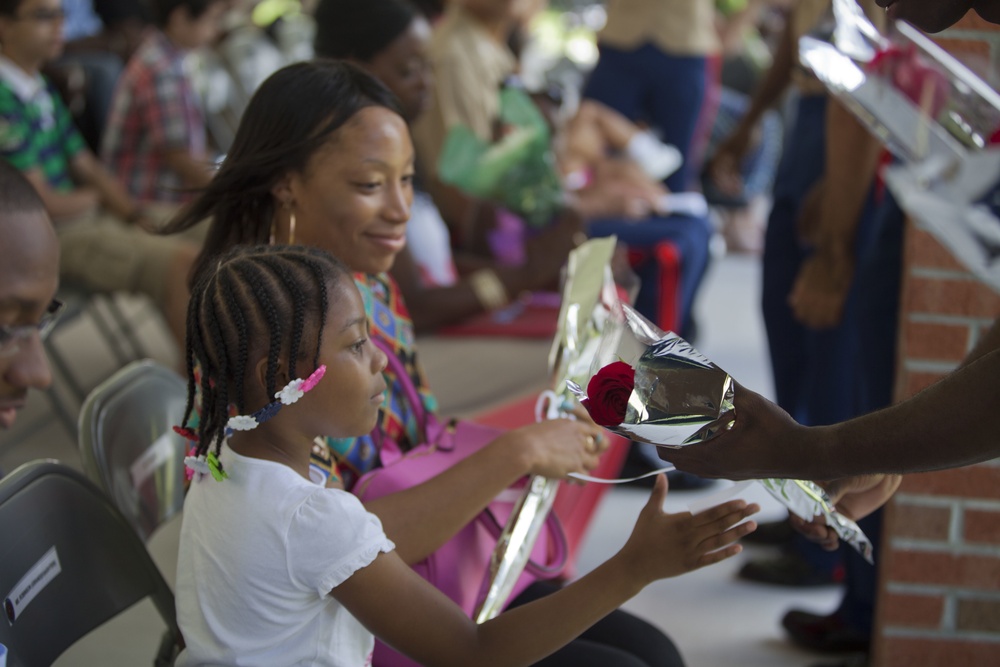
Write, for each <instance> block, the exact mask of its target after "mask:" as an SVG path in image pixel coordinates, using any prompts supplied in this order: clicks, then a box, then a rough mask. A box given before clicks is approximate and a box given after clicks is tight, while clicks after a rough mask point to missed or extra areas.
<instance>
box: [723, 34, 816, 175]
mask: <svg viewBox="0 0 1000 667" xmlns="http://www.w3.org/2000/svg"><path fill="white" fill-rule="evenodd" d="M796 53H798V45H797V44H796V43H795V30H794V26H793V22H792V20H791V19H789V20H787V21H785V30H784V32H783V33H782V35H781V38H780V40H779V41H778V48H777V49H776V50H775V53H774V60H773V62H772V64H771V68H770V69H769V70H768V71H767V74H766V75H765V76H764V80H763V81H761V83H760V86H759V87H758V88H757V90H756V92H755V93H754V96H753V99H752V100H751V101H750V108H749V109H747V112H746V114H744V116H743V118H741V119H740V122H739V125H737V126H736V129H735V130H733V132H732V133H731V134H730V135H729V136H728V137H726V138H725V139H724V140H723V141H722V142H721V143H720V144H719V147H718V148H717V149H716V151H715V154H714V155H713V156H712V158H711V159H710V160H709V162H708V164H707V165H706V169H707V170H708V173H709V174H710V175H711V176H712V179H713V180H714V181H715V183H716V185H717V186H718V187H720V188H722V189H724V190H726V191H730V192H731V191H738V190H740V189H741V187H742V184H741V182H742V177H741V176H739V166H740V163H741V162H742V161H743V157H744V156H745V155H746V154H747V151H748V150H749V149H750V144H751V139H752V137H753V130H754V128H755V127H756V126H757V124H758V123H759V122H760V119H761V117H762V116H763V115H764V112H766V111H767V110H768V109H770V108H771V107H772V106H774V105H775V104H776V103H777V102H778V100H779V99H780V98H781V97H782V96H783V95H784V94H785V91H786V90H787V89H788V86H789V85H790V84H791V82H792V70H793V68H794V67H795V63H796Z"/></svg>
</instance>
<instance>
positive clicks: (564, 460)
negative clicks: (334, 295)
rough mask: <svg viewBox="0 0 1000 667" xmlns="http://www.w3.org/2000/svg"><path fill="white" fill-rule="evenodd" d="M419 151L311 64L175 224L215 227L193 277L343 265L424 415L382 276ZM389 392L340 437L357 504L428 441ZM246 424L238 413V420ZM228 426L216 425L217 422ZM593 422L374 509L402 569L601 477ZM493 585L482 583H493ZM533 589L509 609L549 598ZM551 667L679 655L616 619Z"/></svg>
mask: <svg viewBox="0 0 1000 667" xmlns="http://www.w3.org/2000/svg"><path fill="white" fill-rule="evenodd" d="M412 177H413V147H412V144H411V141H410V135H409V130H408V128H407V126H406V122H405V121H404V120H403V117H402V116H401V115H400V113H399V111H398V110H397V106H396V102H395V100H394V98H393V97H392V95H391V94H390V93H389V92H388V91H387V90H386V89H385V88H384V87H383V86H382V85H381V84H380V83H379V82H378V81H377V80H375V79H374V78H373V77H371V76H370V75H369V74H367V73H365V72H363V71H362V70H360V69H358V68H357V67H354V66H352V65H349V64H345V63H340V62H334V61H316V62H311V63H299V64H296V65H290V66H288V67H286V68H284V69H282V70H280V71H278V72H276V73H275V74H274V75H272V76H271V77H270V78H269V79H268V80H267V81H265V82H264V83H263V84H262V85H261V88H260V89H259V90H258V91H257V93H256V94H255V95H254V96H253V98H252V99H251V101H250V103H249V105H248V106H247V109H246V111H245V113H244V116H243V119H242V121H241V123H240V127H239V129H238V130H237V133H236V137H235V139H234V142H233V146H232V150H230V152H229V154H228V155H227V157H226V160H225V162H223V164H222V166H221V168H220V169H219V171H218V173H217V174H216V176H215V178H214V179H213V181H212V183H211V185H209V186H208V188H206V189H205V190H204V191H203V193H202V194H201V195H200V196H199V197H198V198H197V199H196V200H195V201H194V202H192V203H191V205H190V206H189V207H188V208H187V209H185V211H184V213H183V214H182V215H181V216H180V217H179V218H178V219H177V220H175V221H174V223H173V225H172V229H173V230H175V231H177V230H181V229H186V228H188V227H190V226H192V225H194V224H196V223H197V221H199V220H204V219H205V218H212V219H213V222H212V226H211V228H210V230H209V233H208V237H207V240H206V243H205V246H204V249H203V251H202V255H201V256H200V258H199V261H198V264H197V269H199V270H198V273H199V274H200V273H203V272H204V271H205V270H209V271H211V270H213V269H214V268H215V267H216V266H217V265H218V262H219V256H220V255H222V254H223V253H225V252H226V251H227V250H229V249H231V248H233V247H234V246H238V245H248V244H250V245H253V244H260V243H268V242H277V243H288V242H294V243H301V244H304V245H308V246H312V247H316V248H322V249H324V250H327V251H329V252H331V253H333V254H334V255H336V256H337V257H341V258H343V260H344V261H345V262H346V263H347V265H348V266H349V268H350V269H351V271H353V272H354V282H355V284H356V285H357V286H358V289H359V290H360V292H361V295H362V299H363V301H364V307H365V313H366V315H367V316H368V319H369V321H370V322H371V328H372V335H373V336H374V337H377V338H378V339H380V341H381V342H382V343H383V345H384V346H385V347H387V348H389V349H392V350H393V352H394V354H396V355H397V356H398V358H399V359H400V361H401V362H402V364H403V365H404V366H405V367H406V368H408V369H409V375H410V376H411V378H412V381H413V383H414V384H415V385H416V386H417V387H418V389H419V391H420V395H421V400H422V401H423V402H424V406H425V408H426V409H427V410H430V411H434V410H435V409H436V403H435V400H434V398H433V395H432V394H431V392H430V391H429V389H428V387H427V386H426V383H425V381H424V377H423V373H422V372H421V370H420V365H419V363H418V361H417V354H416V348H415V345H414V336H413V327H412V324H411V322H410V319H409V317H408V315H407V311H406V306H405V304H404V303H403V300H402V297H401V295H400V293H399V289H398V287H397V286H396V284H395V282H394V281H393V280H392V279H391V278H390V277H389V275H388V274H387V272H388V271H389V269H391V268H392V265H393V260H394V259H395V256H396V254H397V253H398V252H399V251H400V250H401V249H402V248H403V246H404V244H405V238H406V222H407V220H408V218H409V215H410V203H411V198H412ZM385 375H386V380H387V383H388V386H389V393H388V395H387V400H386V401H385V403H384V404H383V405H382V409H381V411H380V412H379V415H378V420H377V424H376V433H375V435H376V436H377V437H372V435H371V434H369V435H360V434H357V435H352V436H348V435H340V436H336V435H331V434H324V435H325V436H327V437H326V440H325V442H326V444H327V446H328V448H327V449H321V450H320V451H319V452H317V456H316V457H315V461H314V462H316V463H317V464H320V465H321V464H322V461H321V459H322V455H323V454H331V455H332V457H333V459H334V466H333V470H332V473H333V475H332V477H333V478H334V479H335V480H336V481H337V482H339V483H340V484H342V485H343V487H344V488H346V489H347V490H348V491H350V490H351V489H352V487H353V485H354V483H355V481H356V480H357V478H358V476H360V475H362V474H364V473H366V472H368V471H369V470H371V469H372V468H374V467H376V466H377V465H379V451H378V444H379V443H380V442H382V441H383V440H384V439H385V438H391V439H392V440H394V441H395V442H397V443H399V444H400V446H401V447H402V448H403V449H404V450H405V449H407V448H409V447H412V446H415V445H417V444H420V443H421V442H423V441H425V439H426V438H425V435H424V434H423V433H421V432H420V431H421V429H420V425H419V424H418V423H417V421H416V419H415V417H414V415H413V413H412V411H411V410H410V408H409V407H408V406H407V402H406V399H405V398H404V395H405V394H404V392H403V390H402V386H401V385H400V383H399V379H398V378H397V377H395V376H394V374H393V373H391V372H386V373H385ZM241 413H242V411H241ZM220 414H221V413H220ZM600 432H601V431H600V429H598V428H597V427H595V426H594V425H593V424H592V423H590V422H585V421H572V420H566V419H557V420H551V421H546V422H542V423H538V424H532V425H530V426H526V427H523V428H520V429H516V430H513V431H509V432H507V433H505V434H503V435H502V436H500V437H499V438H497V439H496V440H494V441H493V442H491V443H489V444H488V445H486V446H484V447H482V448H481V449H480V450H479V451H478V452H476V453H475V454H473V455H472V456H470V457H468V458H466V459H464V460H463V461H461V462H459V463H457V464H456V465H455V466H453V467H452V468H450V469H449V470H447V471H445V472H443V473H442V474H440V475H438V476H436V477H434V478H433V479H431V480H429V481H428V482H426V483H423V484H420V485H419V486H415V487H413V488H410V489H407V490H405V491H402V492H400V493H395V494H391V495H387V496H384V497H382V498H379V499H377V500H372V501H370V502H368V503H367V505H366V508H367V509H368V510H369V511H371V512H373V513H374V514H375V515H377V516H378V517H379V519H380V520H381V522H382V526H383V527H384V529H385V532H386V534H387V535H388V536H389V537H390V539H392V541H393V542H394V543H395V545H396V553H398V554H399V556H400V558H402V560H403V561H404V562H405V563H409V564H414V563H417V562H420V561H421V560H423V559H425V558H426V557H427V556H428V555H429V554H431V553H433V552H434V551H436V550H437V549H438V548H439V547H441V546H442V545H443V544H444V543H445V542H447V541H448V540H450V539H451V538H452V537H453V536H454V535H455V534H456V533H458V531H459V530H461V529H462V528H463V527H464V526H465V525H466V524H468V523H469V522H470V521H472V520H473V519H474V517H475V516H476V515H477V514H479V513H480V512H481V511H482V510H483V508H485V507H486V505H487V504H488V503H489V502H490V501H492V500H493V498H495V497H496V496H497V494H499V493H500V492H501V491H503V490H504V489H506V488H507V487H509V486H510V485H511V484H512V483H514V482H515V481H516V480H517V479H519V478H521V477H523V476H525V475H531V474H538V475H544V476H546V477H553V478H561V477H565V476H566V475H567V474H568V473H570V472H582V471H586V470H590V469H592V468H594V467H595V466H596V465H597V463H598V461H599V458H598V457H599V454H600V452H601V450H603V449H604V448H605V447H606V446H607V439H606V438H602V437H601V435H600ZM484 574H485V573H484ZM551 588H552V587H551V586H549V587H547V585H546V584H542V583H539V584H535V585H534V586H532V587H531V588H529V589H528V590H526V591H525V592H524V593H523V594H522V595H521V596H520V597H519V598H517V599H515V601H514V603H513V604H518V603H520V602H523V601H525V600H528V599H532V598H535V597H539V596H541V595H543V594H544V593H546V592H548V591H549V590H551ZM541 664H544V665H547V666H550V667H554V666H556V665H574V666H575V667H588V666H590V665H594V666H600V667H617V666H621V667H626V666H628V667H632V666H635V667H675V666H677V665H680V664H682V661H681V659H680V656H679V655H678V653H677V649H676V648H675V647H674V645H673V643H672V642H671V641H670V640H669V639H668V638H667V637H666V636H665V635H664V634H663V633H662V632H660V631H659V630H658V629H656V628H655V627H653V626H652V625H650V624H648V623H646V622H645V621H642V620H640V619H638V618H636V617H634V616H632V615H630V614H628V613H626V612H623V611H620V610H619V611H615V612H613V613H612V614H610V615H608V616H607V617H606V618H604V619H603V620H602V621H601V622H599V623H598V624H597V625H596V626H595V627H594V628H592V629H591V630H589V631H588V632H587V633H585V634H584V635H583V637H582V638H581V639H578V640H576V641H574V642H572V643H571V644H570V645H569V646H567V647H565V648H563V649H562V650H560V651H559V652H558V653H556V654H555V655H554V656H552V657H550V658H548V659H547V660H546V661H544V662H543V663H541Z"/></svg>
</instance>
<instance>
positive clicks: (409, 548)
mask: <svg viewBox="0 0 1000 667" xmlns="http://www.w3.org/2000/svg"><path fill="white" fill-rule="evenodd" d="M601 433H602V431H601V429H600V427H597V426H595V425H594V424H593V423H585V422H583V421H572V420H568V419H554V420H550V421H545V422H540V423H537V424H532V425H530V426H525V427H522V428H519V429H515V430H513V431H509V432H507V433H505V434H503V435H501V436H500V437H499V438H497V439H496V440H494V441H493V442H491V443H490V444H489V445H487V446H485V447H483V448H482V449H481V450H479V451H478V452H476V453H475V454H473V455H472V456H469V457H468V458H466V459H464V460H462V461H459V462H458V463H456V464H455V465H454V466H452V467H450V468H449V469H447V470H445V471H444V472H442V473H441V474H439V475H437V476H436V477H434V478H433V479H431V480H429V481H427V482H425V483H423V484H419V485H417V486H414V487H411V488H409V489H406V490H405V491H401V492H399V493H393V494H390V495H387V496H383V497H381V498H378V499H375V500H370V501H366V502H365V507H366V508H367V509H368V511H370V512H372V513H374V514H375V515H377V516H378V517H379V519H381V521H382V526H383V528H384V530H385V533H386V535H388V536H389V539H391V540H392V541H393V542H395V543H396V549H397V552H398V553H399V555H400V557H401V558H402V559H403V560H404V561H405V562H406V563H410V564H412V563H417V562H419V561H421V560H423V559H424V558H426V557H427V556H428V555H430V554H431V553H433V552H434V551H436V550H437V549H438V548H439V547H440V546H441V545H442V544H444V543H445V542H446V541H448V540H449V539H451V538H452V537H453V536H454V535H455V534H456V533H457V532H458V531H459V530H461V528H462V527H464V526H466V525H467V524H468V523H469V522H470V521H472V520H473V518H475V516H476V515H477V514H479V512H481V511H482V510H483V508H485V507H486V506H487V505H488V504H489V503H490V502H491V501H492V500H493V499H494V498H495V497H496V496H497V495H498V494H499V493H500V492H501V491H503V490H504V489H506V488H507V487H509V486H510V485H511V484H513V483H514V482H515V481H517V480H518V479H520V478H521V477H524V476H525V475H543V476H545V477H550V478H553V479H559V478H562V477H565V476H566V475H567V474H568V473H570V472H585V471H589V470H593V469H594V468H596V467H597V465H598V464H599V462H600V458H599V455H600V453H601V451H602V450H603V449H604V448H606V447H607V446H608V443H609V439H608V438H606V437H602V436H601Z"/></svg>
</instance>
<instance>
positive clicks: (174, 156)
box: [163, 148, 215, 189]
mask: <svg viewBox="0 0 1000 667" xmlns="http://www.w3.org/2000/svg"><path fill="white" fill-rule="evenodd" d="M163 161H164V162H166V163H167V166H168V167H170V169H171V170H172V171H173V172H174V173H176V174H177V175H178V176H180V178H181V184H182V185H183V186H184V187H185V188H192V189H197V188H203V187H205V186H207V185H208V184H209V183H210V182H211V180H212V176H213V175H214V173H215V169H214V167H213V166H212V164H211V163H210V162H208V160H204V159H201V160H199V159H197V158H195V157H193V156H192V155H191V153H189V152H188V151H187V149H184V148H172V149H168V150H165V151H164V152H163Z"/></svg>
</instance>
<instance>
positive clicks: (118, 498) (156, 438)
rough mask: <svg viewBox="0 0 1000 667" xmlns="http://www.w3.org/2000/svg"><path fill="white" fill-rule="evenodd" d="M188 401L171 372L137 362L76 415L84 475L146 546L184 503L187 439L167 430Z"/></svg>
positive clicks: (112, 379) (89, 399)
mask: <svg viewBox="0 0 1000 667" xmlns="http://www.w3.org/2000/svg"><path fill="white" fill-rule="evenodd" d="M186 399H187V386H186V384H185V383H184V381H183V380H182V379H181V378H180V376H178V375H177V374H176V373H174V372H173V371H171V370H169V369H167V368H164V367H163V366H161V365H160V364H157V363H156V362H154V361H150V360H143V361H134V362H132V363H130V364H128V365H127V366H125V367H124V368H122V369H120V370H119V371H117V372H116V373H115V374H114V375H112V376H111V377H110V378H108V379H107V380H105V381H104V382H102V383H101V384H100V385H98V386H97V387H96V388H95V389H94V390H93V391H92V392H90V395H89V396H87V399H86V400H85V401H84V403H83V408H82V410H81V411H80V424H79V445H80V455H81V458H82V459H83V467H84V470H85V471H86V473H87V475H88V476H89V477H90V478H91V479H93V480H94V481H95V482H97V484H98V485H99V486H100V487H102V488H103V489H104V490H105V491H106V492H107V494H108V496H109V497H110V498H111V499H112V501H113V502H114V503H115V505H116V506H117V507H118V509H119V511H121V513H122V514H124V515H125V518H126V519H127V520H128V521H129V523H131V524H132V527H133V528H134V529H135V531H136V533H138V535H139V537H140V538H141V539H143V540H144V541H145V540H148V539H149V537H150V535H152V533H153V532H154V531H155V530H156V528H157V527H158V526H159V525H160V524H162V523H163V522H165V521H167V520H169V519H170V518H171V517H173V516H175V515H177V514H178V513H179V512H180V511H181V508H182V507H183V504H184V457H185V455H186V452H187V441H186V440H185V439H184V438H182V437H180V436H179V435H177V434H176V433H174V432H173V430H172V428H171V427H172V426H174V425H175V424H180V423H181V418H182V417H183V416H184V405H185V401H186Z"/></svg>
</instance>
